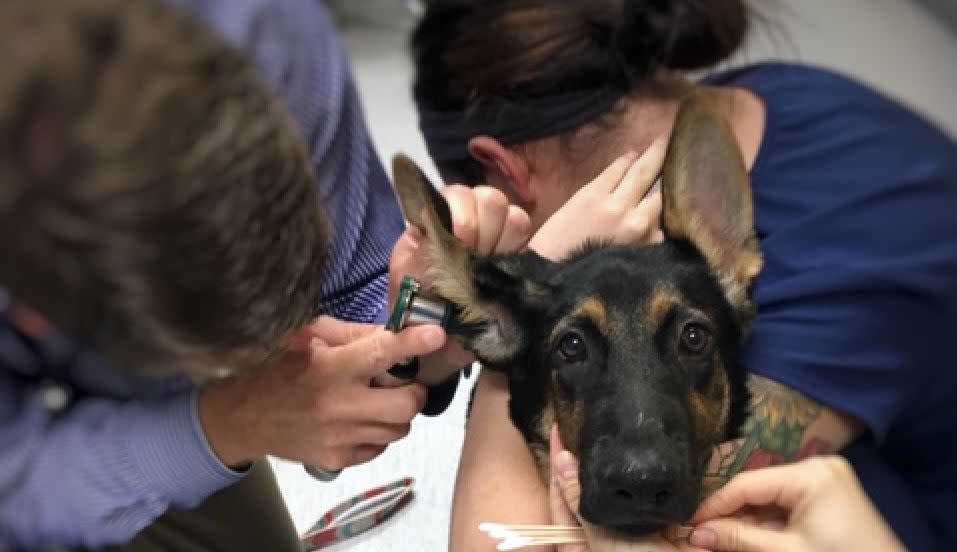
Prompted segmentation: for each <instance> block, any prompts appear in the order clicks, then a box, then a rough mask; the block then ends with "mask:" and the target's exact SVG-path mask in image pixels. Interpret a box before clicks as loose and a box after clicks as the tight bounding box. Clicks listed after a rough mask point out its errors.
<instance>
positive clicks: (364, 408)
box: [334, 383, 425, 424]
mask: <svg viewBox="0 0 957 552" xmlns="http://www.w3.org/2000/svg"><path fill="white" fill-rule="evenodd" d="M349 399H350V400H348V401H343V402H342V403H341V404H342V407H341V410H340V411H339V412H338V413H334V414H335V415H336V416H337V417H338V418H339V419H342V420H345V421H350V422H359V423H371V424H407V423H409V422H410V421H411V420H412V418H415V416H416V415H417V414H418V413H419V411H421V410H422V408H423V407H424V406H425V387H424V386H422V385H419V384H417V383H413V384H408V385H403V386H402V387H389V388H365V389H362V390H361V392H358V393H356V394H355V395H354V396H352V397H349Z"/></svg>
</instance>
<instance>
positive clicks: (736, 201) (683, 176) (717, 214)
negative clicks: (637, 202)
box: [661, 91, 761, 311]
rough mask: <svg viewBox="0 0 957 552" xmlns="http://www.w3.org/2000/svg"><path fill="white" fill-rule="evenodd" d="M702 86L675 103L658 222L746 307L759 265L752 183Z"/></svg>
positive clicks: (739, 307)
mask: <svg viewBox="0 0 957 552" xmlns="http://www.w3.org/2000/svg"><path fill="white" fill-rule="evenodd" d="M715 101H716V100H715V99H714V98H713V97H712V96H711V93H709V92H707V91H696V92H693V93H692V94H691V95H690V96H688V97H687V98H686V99H685V100H683V101H682V103H681V106H680V107H679V109H678V115H677V118H676V120H675V126H674V130H673V131H672V135H671V142H670V144H669V146H668V153H667V155H666V156H665V162H664V166H663V168H662V176H661V188H662V202H663V212H662V226H663V227H664V231H665V233H666V234H667V235H668V236H669V237H670V238H673V239H684V240H688V241H690V242H691V243H692V244H693V245H694V246H695V247H696V248H697V249H698V251H700V252H701V254H702V255H703V256H704V257H705V259H707V261H708V263H709V264H710V266H711V269H712V270H713V271H714V272H715V274H716V275H717V276H718V277H719V279H720V281H721V285H722V287H723V288H724V292H725V295H726V296H727V298H728V301H729V302H730V303H731V305H732V306H733V307H735V309H737V310H739V311H748V310H750V299H749V297H748V289H749V288H750V286H751V283H752V281H753V280H754V278H755V276H757V274H758V272H760V270H761V251H760V249H759V247H758V240H757V238H756V237H755V234H754V216H753V212H752V205H751V186H750V183H749V181H748V172H747V169H746V168H745V165H744V160H743V159H742V157H741V151H740V149H739V147H738V142H737V140H736V139H735V137H734V134H733V133H732V131H731V127H730V126H729V125H728V123H727V121H725V119H724V118H723V117H722V116H721V114H720V112H719V111H718V109H717V106H716V105H715Z"/></svg>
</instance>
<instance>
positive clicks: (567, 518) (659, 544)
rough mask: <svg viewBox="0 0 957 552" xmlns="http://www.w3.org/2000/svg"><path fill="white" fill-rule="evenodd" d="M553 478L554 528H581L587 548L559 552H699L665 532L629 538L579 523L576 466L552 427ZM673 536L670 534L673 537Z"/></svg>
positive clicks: (578, 546)
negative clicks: (567, 526) (556, 526)
mask: <svg viewBox="0 0 957 552" xmlns="http://www.w3.org/2000/svg"><path fill="white" fill-rule="evenodd" d="M550 456H551V467H552V477H551V482H550V484H549V492H548V495H549V496H548V501H549V507H550V509H551V512H552V524H553V525H581V527H582V529H583V530H584V531H585V538H586V539H587V541H588V542H587V543H586V544H570V545H563V546H559V547H558V550H559V551H560V552H696V551H698V552H700V551H699V549H697V548H694V547H692V546H689V545H687V544H686V543H685V542H683V538H682V537H681V536H680V535H678V534H677V531H672V530H670V529H666V530H664V531H662V532H660V533H658V534H655V535H650V536H647V537H642V538H631V537H626V536H623V535H617V534H612V533H610V532H609V531H607V530H604V529H602V528H601V527H596V526H594V525H591V524H590V523H588V522H586V521H584V520H582V519H581V516H580V515H579V514H578V503H579V500H580V499H581V486H580V485H579V482H578V462H577V461H576V460H575V457H574V456H572V454H571V453H570V452H568V451H567V450H563V447H562V444H561V439H560V438H559V437H558V430H557V429H556V427H555V426H552V435H551V454H550ZM672 533H673V534H672Z"/></svg>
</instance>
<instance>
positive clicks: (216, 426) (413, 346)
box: [199, 316, 445, 470]
mask: <svg viewBox="0 0 957 552" xmlns="http://www.w3.org/2000/svg"><path fill="white" fill-rule="evenodd" d="M295 342H296V343H295V344H294V345H293V346H291V347H289V350H288V351H287V352H285V353H284V354H283V355H282V356H281V357H279V358H277V359H276V360H275V361H274V363H273V364H272V365H270V366H268V367H266V368H264V369H260V370H257V371H255V372H251V373H249V374H246V375H243V376H237V377H234V378H229V379H226V380H223V381H220V382H216V383H213V384H211V385H208V386H207V387H205V388H204V389H203V390H202V392H201V395H200V399H199V413H200V422H201V424H202V426H203V429H204V431H205V433H206V436H207V440H208V441H209V444H210V446H211V447H212V449H213V451H214V452H215V453H216V454H217V455H218V456H219V458H220V459H221V460H222V461H223V463H224V464H226V465H229V466H239V465H242V464H244V463H247V462H249V461H251V460H254V459H256V458H259V457H262V456H264V455H266V454H270V455H274V456H278V457H281V458H285V459H289V460H296V461H300V462H303V463H305V464H310V465H314V466H317V467H321V468H324V469H327V470H335V469H340V468H343V467H346V466H351V465H355V464H359V463H362V462H366V461H368V460H371V459H372V458H374V457H376V456H378V455H379V454H381V453H382V451H383V450H385V448H386V446H388V444H389V443H391V442H393V441H396V440H398V439H401V438H402V437H404V436H405V435H406V434H408V432H409V423H410V421H411V420H412V418H414V417H415V416H416V414H418V412H419V411H420V410H421V409H422V406H423V405H424V403H425V389H424V388H423V387H422V386H421V385H418V384H409V385H404V386H401V387H394V388H388V389H386V388H375V387H370V385H369V382H370V380H371V379H372V378H373V377H374V376H376V375H379V374H381V373H383V372H385V371H386V370H388V369H389V367H390V366H392V365H393V364H395V363H397V362H399V361H402V360H405V359H406V358H408V357H412V356H417V355H424V354H428V353H431V352H433V351H435V350H437V349H439V348H440V347H442V346H443V345H444V343H445V333H444V332H443V331H442V329H441V328H440V327H438V326H434V325H424V326H417V327H412V328H407V329H405V330H403V331H401V332H399V333H392V332H389V331H386V330H385V329H384V328H382V327H381V326H374V325H371V324H359V323H353V322H343V321H339V320H336V319H334V318H330V317H327V316H323V317H320V318H319V319H318V320H317V321H316V322H315V323H313V324H312V325H310V326H308V327H307V328H305V329H304V330H303V331H302V332H300V335H299V336H297V338H296V339H295Z"/></svg>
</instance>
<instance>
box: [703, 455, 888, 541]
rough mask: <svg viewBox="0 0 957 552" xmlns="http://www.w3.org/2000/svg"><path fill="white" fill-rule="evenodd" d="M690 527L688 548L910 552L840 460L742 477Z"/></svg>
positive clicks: (811, 462) (817, 460) (810, 462)
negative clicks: (906, 550) (693, 528)
mask: <svg viewBox="0 0 957 552" xmlns="http://www.w3.org/2000/svg"><path fill="white" fill-rule="evenodd" d="M759 520H760V521H759ZM692 522H693V523H694V524H695V525H697V527H696V528H695V530H694V532H693V533H692V534H691V538H690V540H691V542H692V543H694V544H695V545H697V546H700V547H702V548H705V549H708V550H713V551H724V552H772V551H773V552H821V551H828V552H831V551H833V552H844V551H848V552H850V551H853V550H880V551H882V552H892V551H893V552H896V551H904V550H905V548H904V546H903V545H902V544H901V542H900V541H899V540H898V539H897V537H896V536H895V535H894V533H893V531H891V529H890V527H888V526H887V523H885V521H884V520H883V518H881V515H880V514H879V513H878V512H877V510H876V509H875V508H874V506H873V504H871V502H870V500H869V499H868V498H867V495H865V494H864V490H863V489H862V488H861V485H860V483H859V482H858V480H857V477H856V476H855V475H854V472H853V470H852V469H851V466H850V465H849V464H848V463H847V461H846V460H844V459H843V458H840V457H838V456H828V457H815V458H810V459H808V460H803V461H801V462H797V463H795V464H790V465H785V466H778V467H772V468H763V469H758V470H753V471H748V472H743V473H740V474H738V475H736V476H735V477H734V478H732V479H731V481H730V482H728V484H727V485H725V486H724V487H722V488H721V489H719V490H718V491H717V492H715V493H714V494H713V495H711V496H710V497H709V498H708V499H707V500H705V501H704V502H703V503H702V504H701V506H700V507H699V509H698V512H697V513H696V514H695V516H694V518H693V519H692Z"/></svg>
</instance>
